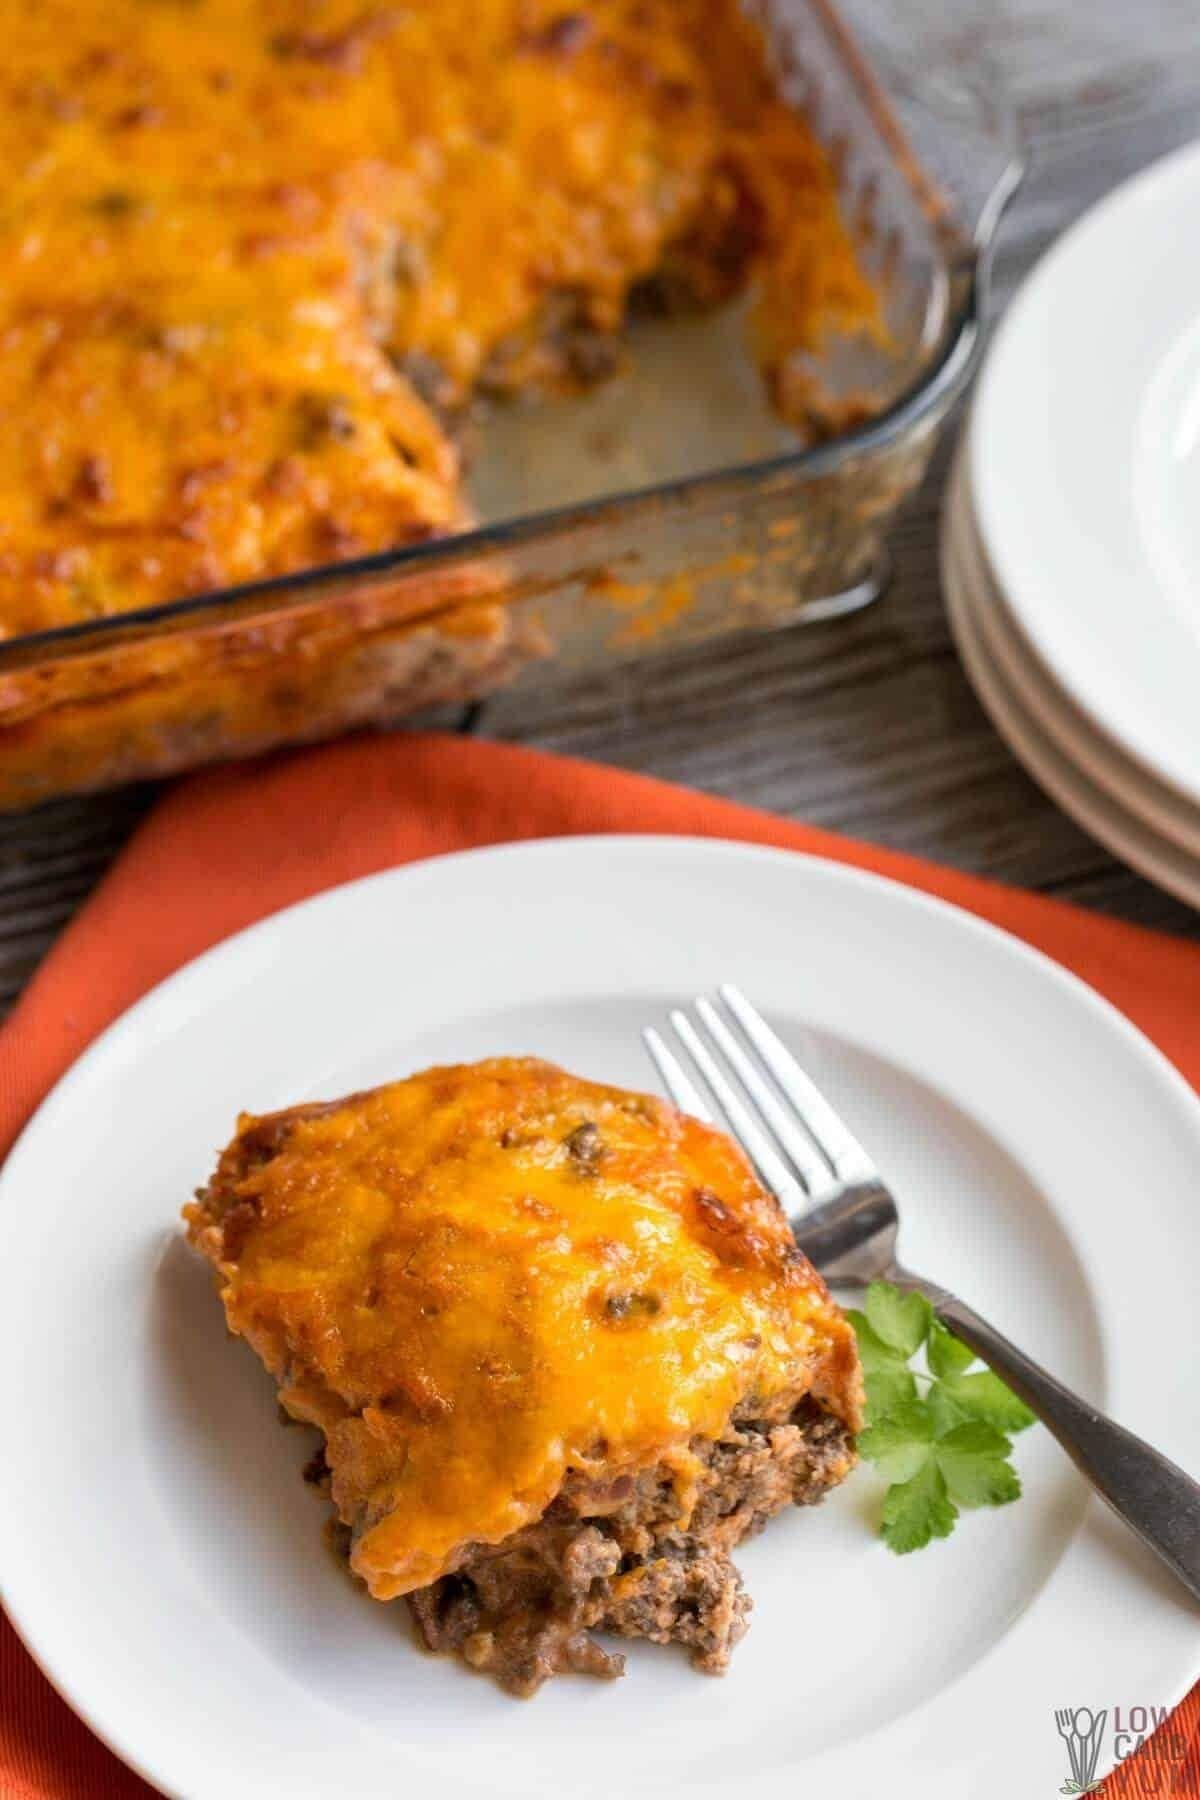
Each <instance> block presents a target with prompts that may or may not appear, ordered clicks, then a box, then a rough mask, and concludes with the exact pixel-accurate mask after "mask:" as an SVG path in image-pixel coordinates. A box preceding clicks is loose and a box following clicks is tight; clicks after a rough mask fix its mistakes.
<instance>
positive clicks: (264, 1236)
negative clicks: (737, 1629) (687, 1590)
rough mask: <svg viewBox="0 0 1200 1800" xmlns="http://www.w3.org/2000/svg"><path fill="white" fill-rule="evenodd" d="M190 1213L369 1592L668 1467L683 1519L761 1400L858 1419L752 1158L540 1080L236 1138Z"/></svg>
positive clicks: (691, 1124)
mask: <svg viewBox="0 0 1200 1800" xmlns="http://www.w3.org/2000/svg"><path fill="white" fill-rule="evenodd" d="M188 1218H189V1222H190V1230H191V1235H192V1238H193V1241H194V1242H196V1243H197V1244H198V1245H199V1247H200V1248H201V1249H202V1250H203V1251H204V1252H205V1254H206V1255H208V1256H209V1257H210V1258H211V1259H212V1260H213V1261H214V1263H215V1264H216V1267H217V1269H218V1271H219V1276H220V1279H221V1281H222V1284H223V1297H224V1303H225V1309H226V1314H227V1318H228V1321H229V1324H230V1326H231V1328H232V1329H233V1330H234V1331H235V1332H239V1333H241V1334H242V1335H244V1336H245V1337H246V1338H247V1339H248V1340H249V1341H250V1343H251V1344H252V1345H253V1346H254V1347H255V1349H256V1350H257V1351H258V1352H259V1354H260V1355H261V1356H262V1358H263V1360H264V1361H265V1362H266V1364H267V1365H268V1367H269V1368H270V1369H271V1370H272V1371H273V1373H274V1374H275V1375H276V1376H277V1378H278V1379H279V1382H280V1395H281V1399H282V1401H283V1404H284V1406H285V1407H286V1408H287V1410H288V1411H289V1413H291V1414H292V1415H293V1416H294V1417H296V1418H299V1419H303V1420H306V1421H309V1422H311V1423H315V1424H317V1425H319V1426H320V1427H321V1428H322V1429H323V1431H324V1432H325V1434H326V1439H327V1451H326V1455H327V1460H328V1464H329V1467H330V1470H331V1473H332V1493H333V1499H334V1503H335V1505H336V1507H337V1510H338V1512H339V1514H340V1516H341V1517H342V1519H343V1520H344V1521H345V1522H346V1523H347V1524H348V1525H349V1526H350V1527H351V1528H352V1532H353V1549H352V1557H351V1560H352V1564H353V1566H354V1568H355V1570H356V1571H357V1573H358V1574H360V1575H361V1576H362V1577H363V1578H364V1579H365V1580H366V1582H367V1583H368V1585H369V1587H370V1589H371V1591H372V1592H373V1593H374V1594H375V1595H376V1597H378V1598H380V1599H389V1598H391V1597H393V1596H394V1595H397V1594H401V1593H404V1592H406V1591H408V1590H411V1589H413V1588H416V1587H419V1586H423V1585H425V1584H426V1583H428V1582H430V1581H432V1580H434V1579H436V1578H437V1577H438V1576H439V1575H441V1574H443V1573H444V1572H446V1571H447V1570H448V1569H451V1568H453V1566H454V1563H455V1559H456V1557H457V1556H458V1555H459V1554H460V1553H461V1552H462V1551H463V1549H464V1547H465V1546H467V1545H468V1544H470V1543H478V1542H483V1543H495V1542H499V1541H500V1540H501V1539H503V1538H505V1537H507V1536H508V1535H509V1534H510V1533H511V1532H514V1531H516V1530H518V1529H520V1528H521V1527H522V1526H523V1525H525V1524H527V1523H529V1522H530V1521H531V1520H533V1519H536V1518H537V1517H539V1516H540V1514H541V1513H542V1512H543V1510H544V1509H545V1507H546V1506H547V1505H548V1503H549V1502H550V1501H551V1500H552V1499H553V1497H554V1495H555V1494H556V1492H557V1491H558V1489H559V1487H560V1486H561V1484H562V1482H563V1479H564V1476H565V1475H566V1474H567V1473H568V1471H571V1470H584V1471H586V1470H589V1469H593V1470H596V1469H601V1468H602V1469H603V1470H605V1471H614V1470H617V1471H619V1470H623V1469H624V1470H628V1469H635V1468H638V1467H644V1466H647V1465H650V1464H655V1463H663V1462H665V1463H666V1464H667V1465H668V1466H672V1467H673V1468H674V1471H675V1474H676V1484H677V1491H678V1493H679V1495H680V1496H681V1499H682V1503H683V1507H684V1512H685V1516H686V1507H687V1493H688V1486H689V1481H690V1477H691V1474H692V1471H693V1469H694V1467H695V1464H694V1459H693V1457H692V1454H691V1452H690V1451H689V1444H690V1442H691V1441H692V1440H693V1439H694V1438H696V1437H705V1438H715V1437H719V1436H720V1434H721V1432H722V1430H723V1428H724V1427H725V1425H726V1423H727V1421H728V1419H729V1416H730V1414H731V1412H732V1411H733V1410H734V1408H735V1407H736V1406H738V1405H739V1404H740V1403H742V1402H744V1401H746V1400H748V1399H754V1400H756V1401H760V1402H763V1403H769V1402H770V1400H771V1399H772V1398H773V1397H777V1396H778V1395H780V1394H781V1393H783V1392H788V1393H792V1394H795V1395H796V1397H797V1398H799V1397H800V1396H801V1395H803V1394H805V1393H811V1394H813V1395H814V1396H815V1397H816V1398H817V1399H818V1400H820V1401H821V1402H822V1403H823V1404H825V1405H826V1406H827V1407H828V1409H829V1410H830V1411H832V1412H834V1413H836V1414H837V1415H838V1416H839V1417H840V1418H842V1419H843V1421H844V1422H846V1423H847V1424H848V1425H849V1426H850V1428H851V1429H856V1428H857V1426H858V1424H859V1422H860V1408H861V1382H860V1376H859V1371H858V1362H857V1357H856V1352H855V1348H854V1340H853V1334H852V1332H851V1330H850V1327H849V1325H848V1324H847V1323H846V1321H845V1319H844V1318H843V1317H842V1315H841V1313H840V1312H839V1311H838V1309H837V1308H836V1307H835V1306H834V1304H833V1302H832V1301H831V1300H830V1298H829V1295H828V1292H827V1291H826V1289H825V1287H824V1284H823V1283H822V1282H821V1280H820V1278H819V1277H818V1276H817V1275H816V1274H815V1273H814V1271H813V1270H812V1268H811V1267H810V1266H809V1265H808V1263H807V1262H806V1261H805V1259H804V1258H803V1256H802V1255H801V1254H800V1252H799V1251H798V1250H797V1249H796V1246H795V1243H794V1241H793V1239H792V1237H791V1233H790V1231H789V1229H788V1226H787V1222H786V1220H785V1219H784V1217H783V1214H782V1212H781V1210H780V1208H779V1206H778V1204H777V1203H776V1201H775V1200H774V1199H773V1198H772V1197H771V1196H770V1195H769V1194H767V1193H766V1192H765V1191H764V1190H763V1188H762V1187H761V1186H760V1184H759V1183H758V1181H757V1178H756V1177H755V1175H754V1173H753V1171H752V1170H751V1168H750V1166H749V1164H748V1163H747V1162H746V1160H745V1158H744V1157H743V1155H742V1153H741V1151H740V1150H738V1149H737V1147H736V1146H735V1145H733V1144H732V1143H731V1142H730V1141H729V1140H728V1139H727V1138H726V1137H724V1136H723V1135H722V1134H721V1133H719V1132H717V1131H714V1130H713V1129H711V1128H710V1127H707V1126H704V1125H701V1124H699V1123H697V1122H696V1121H695V1120H693V1119H690V1118H687V1117H685V1116H683V1115H682V1114H680V1113H678V1112H677V1111H676V1110H675V1109H674V1108H673V1107H671V1106H669V1105H668V1104H666V1103H665V1102H662V1101H659V1100H655V1099H651V1098H648V1097H646V1096H643V1095H640V1094H631V1093H625V1092H623V1091H621V1090H619V1089H615V1088H609V1087H602V1086H598V1085H595V1084H593V1083H590V1082H586V1081H581V1080H577V1079H576V1078H574V1077H573V1076H570V1075H568V1074H565V1073H564V1072H563V1071H562V1070H560V1069H557V1068H554V1067H552V1066H550V1065H549V1064H546V1063H542V1062H538V1061H534V1060H532V1059H513V1060H496V1061H492V1062H484V1063H480V1064H477V1065H473V1066H465V1067H457V1068H440V1069H432V1070H430V1071H428V1072H427V1073H425V1074H422V1075H417V1076H414V1077H412V1078H411V1079H410V1080H407V1081H401V1082H397V1083H395V1084H393V1085H391V1086H388V1087H383V1088H380V1089H378V1090H376V1091H374V1092H372V1093H368V1094H364V1095H360V1096H356V1097H354V1098H352V1099H349V1100H346V1101H344V1102H339V1103H336V1104H334V1105H332V1106H330V1107H318V1108H299V1109H297V1110H296V1111H295V1112H293V1113H283V1114H275V1115H271V1116H269V1117H267V1118H265V1119H255V1118H250V1117H245V1118H243V1119H242V1121H241V1123H240V1127H239V1132H238V1135H237V1137H236V1138H235V1139H234V1141H233V1143H232V1144H231V1145H230V1147H229V1148H228V1149H227V1150H226V1152H225V1153H224V1155H223V1157H222V1159H221V1162H220V1164H219V1166H218V1169H217V1172H216V1175H215V1176H214V1178H213V1181H212V1182H211V1183H210V1185H209V1187H208V1189H207V1190H205V1191H204V1192H203V1193H202V1194H201V1195H200V1196H199V1199H198V1203H197V1204H196V1205H194V1206H192V1207H191V1208H189V1209H188Z"/></svg>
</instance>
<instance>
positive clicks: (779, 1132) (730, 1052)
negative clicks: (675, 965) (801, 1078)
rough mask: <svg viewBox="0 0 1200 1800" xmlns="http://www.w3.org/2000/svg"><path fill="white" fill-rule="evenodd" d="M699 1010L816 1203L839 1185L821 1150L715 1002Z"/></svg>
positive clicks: (698, 1004)
mask: <svg viewBox="0 0 1200 1800" xmlns="http://www.w3.org/2000/svg"><path fill="white" fill-rule="evenodd" d="M696 1011H697V1012H698V1013H699V1014H700V1017H701V1019H702V1020H703V1022H704V1024H705V1025H706V1026H707V1027H708V1034H709V1036H710V1037H711V1038H712V1039H713V1041H714V1042H715V1044H716V1046H717V1048H718V1049H719V1050H720V1052H721V1054H722V1056H723V1057H724V1058H725V1061H726V1062H727V1063H728V1064H729V1066H730V1068H731V1069H732V1070H733V1072H734V1074H735V1075H736V1076H737V1078H738V1080H739V1081H740V1082H741V1084H742V1086H743V1087H744V1088H745V1090H746V1092H747V1093H748V1094H749V1096H750V1098H751V1099H752V1100H753V1102H754V1104H755V1106H757V1108H758V1110H759V1112H760V1113H761V1114H762V1116H763V1118H764V1119H765V1120H766V1122H767V1124H768V1125H769V1126H770V1128H771V1130H772V1131H773V1132H774V1133H775V1136H776V1138H777V1140H778V1141H779V1143H781V1144H782V1145H783V1148H784V1150H785V1151H786V1152H787V1154H788V1156H789V1157H790V1158H791V1160H792V1162H793V1163H794V1164H795V1168H796V1173H797V1174H798V1175H799V1177H800V1179H801V1181H802V1182H803V1183H804V1185H805V1187H806V1188H807V1189H808V1193H809V1197H810V1198H811V1199H813V1200H817V1199H819V1198H821V1197H822V1196H823V1195H825V1194H827V1193H829V1192H831V1191H832V1190H833V1189H834V1188H836V1187H838V1186H840V1183H839V1182H838V1180H837V1178H836V1176H835V1175H834V1174H833V1173H832V1171H831V1170H830V1167H829V1165H828V1163H827V1162H826V1161H825V1158H824V1157H823V1156H822V1155H821V1154H820V1152H819V1151H818V1150H814V1148H813V1146H812V1144H811V1142H810V1141H809V1139H808V1138H807V1137H806V1136H805V1134H804V1132H803V1131H802V1130H801V1128H800V1127H799V1126H798V1125H797V1123H796V1120H795V1118H794V1117H793V1115H792V1114H791V1113H790V1112H789V1111H788V1109H787V1108H786V1107H785V1106H784V1105H783V1103H782V1102H781V1101H780V1099H779V1098H778V1096H777V1095H776V1093H775V1090H774V1089H773V1088H772V1087H771V1085H770V1083H769V1082H767V1081H765V1080H764V1079H763V1077H762V1076H761V1075H760V1074H759V1072H758V1070H757V1069H756V1068H755V1066H754V1064H753V1063H752V1062H751V1060H750V1058H749V1057H748V1056H747V1054H746V1052H745V1051H744V1050H743V1049H742V1046H741V1045H740V1044H739V1043H738V1041H737V1039H736V1038H735V1037H734V1035H733V1033H732V1031H730V1029H729V1027H728V1025H727V1024H726V1023H725V1021H724V1019H723V1018H722V1017H721V1015H720V1013H719V1012H718V1011H717V1009H716V1007H715V1006H714V1005H713V1003H712V1001H711V1000H697V1002H696Z"/></svg>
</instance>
